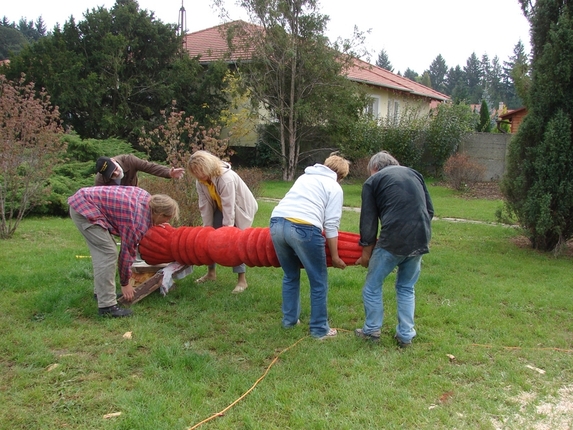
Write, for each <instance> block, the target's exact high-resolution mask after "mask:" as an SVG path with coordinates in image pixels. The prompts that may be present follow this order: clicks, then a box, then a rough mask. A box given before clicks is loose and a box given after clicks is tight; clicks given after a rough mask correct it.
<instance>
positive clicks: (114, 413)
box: [103, 412, 121, 420]
mask: <svg viewBox="0 0 573 430" xmlns="http://www.w3.org/2000/svg"><path fill="white" fill-rule="evenodd" d="M120 415H121V412H113V413H111V414H105V415H104V416H103V418H104V420H107V419H110V418H115V417H119V416H120Z"/></svg>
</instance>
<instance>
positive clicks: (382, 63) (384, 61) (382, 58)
mask: <svg viewBox="0 0 573 430" xmlns="http://www.w3.org/2000/svg"><path fill="white" fill-rule="evenodd" d="M376 65H377V66H378V67H382V68H383V69H386V70H388V71H389V72H393V71H394V67H392V63H391V62H390V60H389V59H388V54H387V53H386V51H385V50H384V49H382V50H381V51H380V53H379V54H378V59H377V60H376Z"/></svg>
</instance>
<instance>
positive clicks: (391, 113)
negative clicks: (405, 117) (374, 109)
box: [388, 99, 400, 123]
mask: <svg viewBox="0 0 573 430" xmlns="http://www.w3.org/2000/svg"><path fill="white" fill-rule="evenodd" d="M399 118H400V102H398V100H392V99H389V100H388V119H389V120H391V121H393V122H394V123H397V122H398V119H399Z"/></svg>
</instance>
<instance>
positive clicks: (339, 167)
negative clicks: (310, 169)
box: [324, 155, 350, 181]
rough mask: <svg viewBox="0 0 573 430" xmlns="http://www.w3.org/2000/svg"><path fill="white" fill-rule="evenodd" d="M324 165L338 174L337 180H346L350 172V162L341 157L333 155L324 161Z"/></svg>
mask: <svg viewBox="0 0 573 430" xmlns="http://www.w3.org/2000/svg"><path fill="white" fill-rule="evenodd" d="M324 165H325V166H326V167H328V168H329V169H330V170H332V171H333V172H335V173H336V176H337V180H339V181H341V180H343V179H344V178H346V175H348V172H349V170H350V162H349V161H348V160H346V159H344V158H342V157H341V156H340V155H331V156H330V157H328V158H327V159H326V160H324Z"/></svg>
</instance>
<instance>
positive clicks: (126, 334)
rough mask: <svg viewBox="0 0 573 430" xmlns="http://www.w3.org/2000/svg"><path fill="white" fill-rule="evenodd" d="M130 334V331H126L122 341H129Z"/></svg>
mask: <svg viewBox="0 0 573 430" xmlns="http://www.w3.org/2000/svg"><path fill="white" fill-rule="evenodd" d="M131 333H132V332H131V331H126V332H125V333H124V334H123V338H124V339H131Z"/></svg>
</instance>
